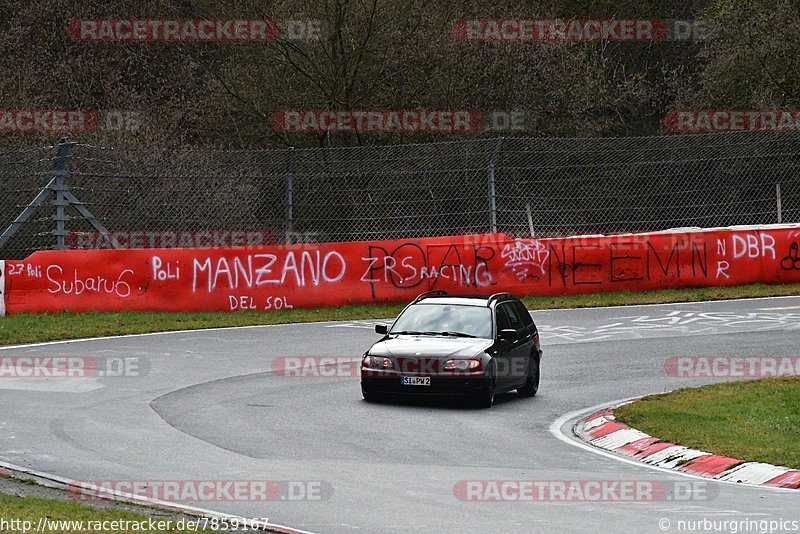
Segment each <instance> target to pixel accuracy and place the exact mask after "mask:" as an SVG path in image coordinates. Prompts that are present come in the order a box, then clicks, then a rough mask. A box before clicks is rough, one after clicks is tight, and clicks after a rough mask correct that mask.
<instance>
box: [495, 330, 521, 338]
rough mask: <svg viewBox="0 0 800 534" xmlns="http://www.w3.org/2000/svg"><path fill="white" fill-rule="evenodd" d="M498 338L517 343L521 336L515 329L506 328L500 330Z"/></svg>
mask: <svg viewBox="0 0 800 534" xmlns="http://www.w3.org/2000/svg"><path fill="white" fill-rule="evenodd" d="M498 337H499V338H500V341H516V340H517V339H518V338H519V334H518V333H517V331H516V330H514V329H513V328H505V329H503V330H500V335H499V336H498Z"/></svg>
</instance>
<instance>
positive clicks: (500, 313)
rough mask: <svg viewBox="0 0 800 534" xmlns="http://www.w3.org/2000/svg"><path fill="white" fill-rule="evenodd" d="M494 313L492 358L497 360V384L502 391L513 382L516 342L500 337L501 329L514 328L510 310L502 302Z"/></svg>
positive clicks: (508, 387)
mask: <svg viewBox="0 0 800 534" xmlns="http://www.w3.org/2000/svg"><path fill="white" fill-rule="evenodd" d="M494 315H495V329H494V335H495V348H494V352H493V353H492V358H494V360H495V362H496V363H497V378H496V382H495V384H496V386H497V389H498V390H500V391H502V390H505V389H510V388H511V384H512V383H513V376H512V374H513V365H512V359H511V357H512V353H513V352H514V342H513V341H509V340H502V339H500V331H501V330H507V329H509V328H512V326H511V319H510V318H509V316H508V311H507V310H506V309H505V308H504V306H503V305H502V304H500V305H498V306H497V307H496V308H495V313H494Z"/></svg>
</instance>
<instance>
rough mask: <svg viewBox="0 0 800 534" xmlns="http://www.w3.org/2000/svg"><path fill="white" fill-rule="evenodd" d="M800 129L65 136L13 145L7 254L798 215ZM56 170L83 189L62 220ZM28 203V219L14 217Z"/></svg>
mask: <svg viewBox="0 0 800 534" xmlns="http://www.w3.org/2000/svg"><path fill="white" fill-rule="evenodd" d="M798 141H800V134H798V133H794V132H772V133H767V132H743V133H726V134H708V135H694V136H677V135H673V136H663V137H640V138H608V139H598V138H576V139H568V138H558V139H542V138H527V139H523V138H507V139H501V138H497V139H481V140H472V141H460V142H445V143H432V144H424V145H394V146H371V147H352V148H336V149H302V150H294V149H287V150H270V151H208V150H156V149H153V148H142V147H136V146H123V147H114V148H108V147H97V146H90V145H84V144H79V143H72V142H67V143H66V145H67V146H66V148H67V150H66V152H62V153H61V156H62V157H61V158H59V157H58V156H57V154H59V152H58V150H59V145H54V146H51V147H43V148H37V149H19V150H3V151H0V198H2V201H1V202H0V230H5V231H4V232H3V237H0V258H3V259H20V258H24V257H25V256H27V255H28V254H29V253H31V252H33V251H34V250H39V249H47V248H97V247H110V246H111V245H110V244H109V243H108V242H107V241H106V240H104V239H103V238H102V236H101V233H102V231H103V230H105V229H107V230H108V231H109V232H110V235H112V236H114V238H115V240H116V241H117V245H118V246H122V247H131V248H133V247H142V248H144V247H155V248H159V247H174V246H199V247H204V246H226V245H248V244H251V245H255V244H265V243H301V242H306V243H308V242H327V241H358V240H377V239H388V238H411V237H424V236H440V235H458V234H465V233H476V232H490V231H493V230H497V231H501V232H505V233H507V234H509V235H511V236H513V237H522V236H530V235H531V232H534V233H535V235H536V236H537V237H552V236H563V235H576V234H616V233H627V232H640V231H651V230H662V229H667V228H676V227H714V226H727V225H740V224H769V223H776V222H779V221H782V222H800V177H798V176H800V174H799V173H798V170H799V169H798V168H799V167H800V143H799V142H798ZM60 146H61V148H62V150H63V148H64V146H65V143H64V142H62V143H61V144H60ZM65 154H66V155H65ZM59 163H61V164H62V165H61V166H63V169H64V170H63V172H58V169H59V168H60V166H59ZM58 177H63V182H64V185H65V186H66V188H67V189H68V190H69V192H70V193H71V194H72V195H74V199H73V200H72V202H71V204H70V205H68V206H65V207H64V208H63V212H64V215H66V217H64V218H65V219H66V220H65V221H64V224H63V228H61V227H60V226H59V225H58V224H57V222H58V221H57V219H58V218H59V216H58V207H59V203H61V204H63V202H62V201H60V200H59V195H58V191H59V190H60V189H59V186H58V181H57V180H56V178H58ZM54 183H55V184H56V185H55V187H53V184H54ZM48 185H50V186H51V190H50V193H51V194H49V195H47V196H46V198H44V200H43V201H42V202H41V205H39V206H38V208H37V209H36V210H35V212H34V211H33V210H32V209H30V208H29V209H27V210H26V208H27V207H28V206H29V205H30V204H31V202H33V201H34V199H36V198H37V195H38V198H39V199H42V195H40V192H41V191H42V190H43V189H45V188H46V187H47V186H48ZM46 191H47V190H46ZM81 205H83V206H85V208H87V209H88V210H89V211H90V212H91V214H92V215H93V216H94V218H95V219H96V221H95V224H93V221H92V220H91V218H89V219H87V218H86V217H85V215H86V214H85V213H84V214H80V213H79V212H78V210H77V208H79V207H80V206H81ZM21 214H27V215H28V216H29V217H28V221H27V222H26V223H25V224H23V225H19V224H16V225H15V224H12V222H13V221H14V220H15V219H17V218H19V217H20V215H21ZM98 228H99V229H98ZM12 234H13V235H12Z"/></svg>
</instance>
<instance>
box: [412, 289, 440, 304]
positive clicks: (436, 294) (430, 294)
mask: <svg viewBox="0 0 800 534" xmlns="http://www.w3.org/2000/svg"><path fill="white" fill-rule="evenodd" d="M445 295H447V291H445V290H444V289H434V290H433V291H426V292H425V293H420V294H419V295H417V298H415V299H414V302H412V303H411V304H416V303H417V302H419V301H421V300H424V299H426V298H428V297H443V296H445Z"/></svg>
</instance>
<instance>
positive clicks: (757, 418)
mask: <svg viewBox="0 0 800 534" xmlns="http://www.w3.org/2000/svg"><path fill="white" fill-rule="evenodd" d="M614 414H615V416H616V417H617V419H619V420H620V421H623V422H624V423H625V424H627V425H630V426H631V427H633V428H636V429H638V430H641V431H642V432H646V433H648V434H650V435H652V436H656V437H658V438H660V439H662V440H664V441H667V442H670V443H675V444H679V445H684V446H686V447H690V448H694V449H700V450H702V451H706V452H711V453H714V454H719V455H722V456H730V457H732V458H737V459H739V460H745V461H749V462H766V463H770V464H775V465H781V466H786V467H791V468H795V469H800V447H798V446H797V444H798V443H800V377H798V376H792V377H783V378H766V379H761V380H751V381H746V382H726V383H723V384H715V385H712V386H706V387H701V388H691V389H679V390H676V391H673V392H671V393H666V394H663V395H653V396H651V397H646V398H644V399H642V400H640V401H638V402H634V403H632V404H627V405H625V406H621V407H619V408H618V409H616V410H614Z"/></svg>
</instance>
